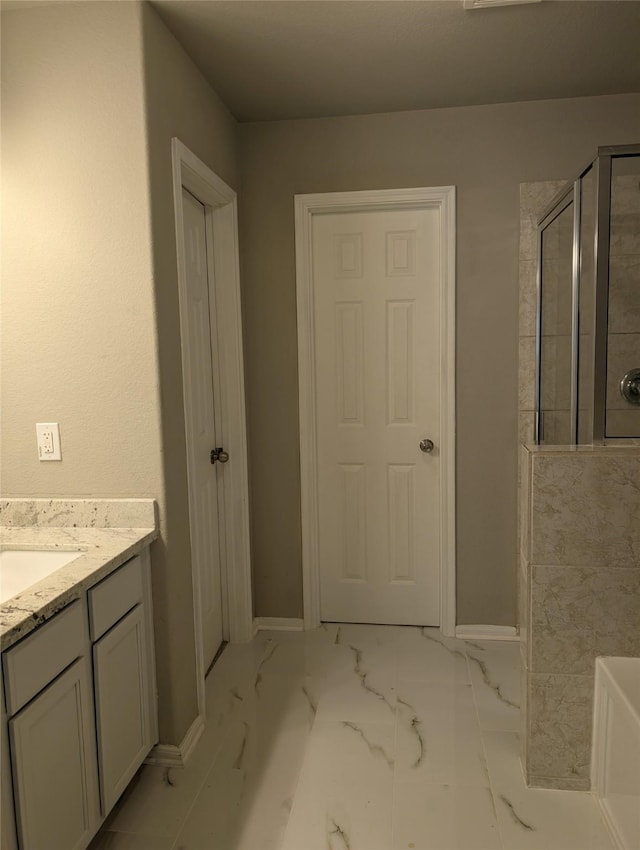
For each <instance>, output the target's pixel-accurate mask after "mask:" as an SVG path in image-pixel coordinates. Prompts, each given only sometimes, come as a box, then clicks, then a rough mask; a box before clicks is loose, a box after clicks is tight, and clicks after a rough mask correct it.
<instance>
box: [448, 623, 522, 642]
mask: <svg viewBox="0 0 640 850" xmlns="http://www.w3.org/2000/svg"><path fill="white" fill-rule="evenodd" d="M456 637H457V638H462V639H463V640H520V635H519V634H518V630H517V629H516V628H515V626H484V625H482V626H476V625H472V626H456Z"/></svg>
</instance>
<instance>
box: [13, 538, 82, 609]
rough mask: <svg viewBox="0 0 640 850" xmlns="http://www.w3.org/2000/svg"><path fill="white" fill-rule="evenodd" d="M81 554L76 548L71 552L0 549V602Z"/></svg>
mask: <svg viewBox="0 0 640 850" xmlns="http://www.w3.org/2000/svg"><path fill="white" fill-rule="evenodd" d="M81 554H82V552H81V551H79V550H77V549H74V550H73V551H71V552H70V551H68V550H67V551H66V552H65V551H60V550H59V549H55V550H51V549H3V550H2V551H0V603H1V602H4V601H5V600H6V599H11V597H12V596H16V594H18V593H21V592H22V591H23V590H26V589H27V588H28V587H31V585H32V584H36V583H37V582H39V581H41V580H42V579H43V578H46V577H47V576H48V575H51V573H54V572H55V571H56V570H59V569H60V567H64V566H65V564H70V563H71V561H75V559H76V558H79V557H80V555H81Z"/></svg>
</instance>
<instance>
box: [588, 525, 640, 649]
mask: <svg viewBox="0 0 640 850" xmlns="http://www.w3.org/2000/svg"><path fill="white" fill-rule="evenodd" d="M636 518H637V515H636ZM593 589H594V598H595V610H594V617H595V622H594V626H595V629H596V631H597V633H598V635H599V636H601V637H603V638H605V637H607V636H609V637H614V636H615V635H617V634H621V633H626V632H627V631H633V632H634V633H635V634H638V633H639V632H640V564H639V563H636V565H635V566H634V567H633V568H631V569H618V570H600V571H598V572H597V574H596V576H595V577H594V580H593Z"/></svg>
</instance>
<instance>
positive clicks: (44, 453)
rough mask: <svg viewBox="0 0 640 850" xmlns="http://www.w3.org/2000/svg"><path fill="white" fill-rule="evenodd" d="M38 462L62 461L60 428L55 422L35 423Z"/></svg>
mask: <svg viewBox="0 0 640 850" xmlns="http://www.w3.org/2000/svg"><path fill="white" fill-rule="evenodd" d="M36 435H37V437H38V457H39V458H40V460H62V452H61V451H60V427H59V425H58V423H57V422H36Z"/></svg>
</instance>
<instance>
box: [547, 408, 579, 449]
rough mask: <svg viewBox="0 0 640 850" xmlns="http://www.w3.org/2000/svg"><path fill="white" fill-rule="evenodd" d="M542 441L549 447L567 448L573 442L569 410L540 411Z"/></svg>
mask: <svg viewBox="0 0 640 850" xmlns="http://www.w3.org/2000/svg"><path fill="white" fill-rule="evenodd" d="M542 440H543V442H544V444H545V445H549V446H569V445H571V443H572V442H573V438H572V430H571V412H570V411H569V410H543V411H542Z"/></svg>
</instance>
